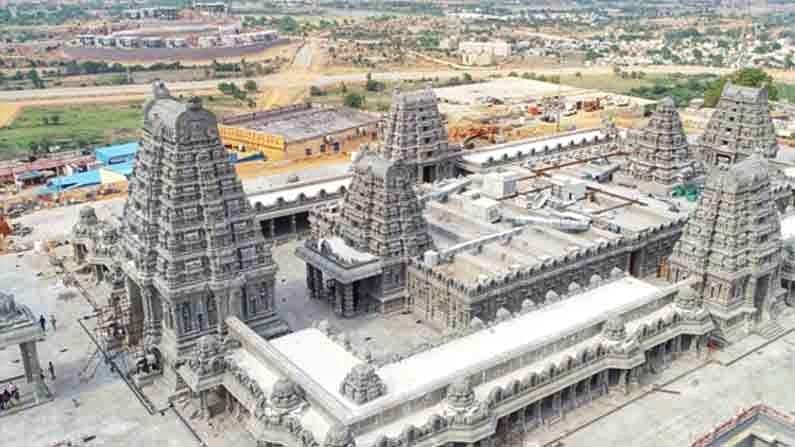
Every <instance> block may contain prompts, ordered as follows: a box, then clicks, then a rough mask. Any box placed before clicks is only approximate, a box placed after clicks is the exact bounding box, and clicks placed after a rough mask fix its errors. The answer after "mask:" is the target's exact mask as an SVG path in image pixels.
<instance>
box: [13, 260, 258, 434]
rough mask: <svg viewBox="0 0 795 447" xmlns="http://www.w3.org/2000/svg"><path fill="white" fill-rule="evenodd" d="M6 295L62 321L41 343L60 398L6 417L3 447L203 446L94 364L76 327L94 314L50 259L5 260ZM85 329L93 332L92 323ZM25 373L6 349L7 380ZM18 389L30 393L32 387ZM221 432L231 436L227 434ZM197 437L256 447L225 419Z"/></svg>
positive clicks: (100, 364)
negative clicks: (58, 274)
mask: <svg viewBox="0 0 795 447" xmlns="http://www.w3.org/2000/svg"><path fill="white" fill-rule="evenodd" d="M39 272H44V273H42V274H41V275H38V273H39ZM48 272H49V273H48ZM0 290H3V291H6V292H10V293H13V294H14V295H15V297H16V300H17V302H19V303H21V304H26V305H28V306H30V308H31V310H32V311H33V312H34V313H35V314H36V315H40V314H44V315H45V316H49V315H50V314H51V313H54V314H55V315H56V320H57V331H55V332H52V331H51V329H50V328H49V327H48V331H47V338H46V340H45V341H44V342H42V343H39V344H38V351H39V358H40V360H41V362H42V366H44V367H45V369H46V365H47V362H49V361H52V362H53V364H54V366H55V372H56V379H55V381H52V380H50V378H49V375H48V377H47V380H46V383H47V386H48V387H49V388H50V390H51V391H52V392H53V393H54V399H53V400H52V401H49V402H45V403H42V404H41V405H39V406H35V407H31V408H26V409H22V410H19V411H16V412H0V439H2V442H0V445H2V446H20V447H22V446H25V447H27V446H30V447H39V446H41V447H45V446H54V445H59V444H58V443H64V444H61V445H66V444H65V442H72V445H76V446H80V445H83V444H81V443H80V441H81V440H82V439H84V438H88V437H91V436H95V438H94V439H92V440H91V441H89V442H87V443H86V444H85V445H87V446H118V447H141V446H151V447H155V446H158V447H160V446H164V447H171V446H173V447H193V446H198V445H199V444H198V442H197V441H196V440H195V438H194V437H193V436H192V435H191V433H190V432H189V431H188V430H187V429H186V428H185V426H183V425H182V423H181V422H180V421H179V420H178V419H177V417H176V415H175V414H173V413H171V412H167V413H166V414H165V416H161V415H160V414H155V415H150V414H149V413H148V412H147V411H146V410H145V409H144V407H143V406H142V405H141V403H139V402H138V400H136V398H135V397H134V395H133V393H132V392H131V391H130V390H129V389H128V388H127V386H126V385H125V384H124V382H123V381H122V380H121V379H120V378H119V376H118V375H116V374H114V373H111V372H110V368H109V367H108V366H107V365H105V364H104V362H99V361H98V358H93V359H92V358H91V354H92V353H93V352H94V345H93V344H92V343H91V341H90V339H89V337H88V336H87V335H86V333H85V332H84V331H83V330H82V328H81V327H80V326H79V325H78V323H77V319H78V318H81V317H83V316H85V315H88V314H90V313H91V308H90V306H89V305H88V304H87V303H86V302H85V301H84V300H83V298H82V297H81V296H80V295H79V294H78V293H77V292H74V291H72V290H69V289H66V288H64V287H63V285H62V284H61V282H60V278H57V277H56V276H55V275H54V273H52V271H51V270H50V269H49V267H48V261H47V259H46V256H43V255H35V254H32V253H31V252H28V253H26V254H24V255H23V256H21V257H19V256H17V255H5V256H0ZM86 323H87V324H88V325H89V326H91V323H92V320H89V321H87V322H86ZM48 326H49V323H48ZM23 371H24V370H23V367H22V363H21V362H20V353H19V349H12V348H8V349H5V350H3V351H0V380H2V379H4V378H8V377H14V376H18V375H21V374H23ZM17 384H18V385H19V386H20V389H21V390H22V392H23V394H24V393H25V392H26V388H27V387H26V385H24V384H23V383H21V382H19V381H18V382H17ZM23 400H24V398H23ZM183 415H185V417H189V416H190V415H191V411H190V409H183ZM222 427H225V428H228V429H229V430H226V431H222V430H220V428H222ZM198 431H199V432H200V436H202V438H203V439H205V441H207V442H208V446H210V447H216V446H217V447H221V446H229V445H234V446H236V447H237V446H240V447H253V446H254V445H255V443H254V442H253V440H251V438H249V437H248V436H247V435H245V434H244V433H242V432H241V430H240V428H239V427H237V426H236V425H234V424H230V423H229V422H228V421H225V420H224V419H218V420H215V421H213V426H212V427H210V426H209V425H203V426H201V427H200V428H199V430H198Z"/></svg>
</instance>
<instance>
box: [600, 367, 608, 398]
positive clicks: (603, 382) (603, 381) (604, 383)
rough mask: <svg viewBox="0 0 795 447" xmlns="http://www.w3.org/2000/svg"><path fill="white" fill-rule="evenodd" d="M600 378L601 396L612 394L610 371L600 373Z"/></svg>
mask: <svg viewBox="0 0 795 447" xmlns="http://www.w3.org/2000/svg"><path fill="white" fill-rule="evenodd" d="M599 376H600V377H599V389H600V395H608V394H610V371H609V370H604V371H602V372H600V373H599Z"/></svg>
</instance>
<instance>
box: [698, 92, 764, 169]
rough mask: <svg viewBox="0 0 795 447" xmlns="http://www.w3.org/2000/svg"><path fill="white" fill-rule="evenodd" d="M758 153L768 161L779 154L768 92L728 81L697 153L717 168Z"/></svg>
mask: <svg viewBox="0 0 795 447" xmlns="http://www.w3.org/2000/svg"><path fill="white" fill-rule="evenodd" d="M757 150H759V151H761V153H762V155H763V156H764V157H766V158H775V157H776V154H777V153H778V142H777V141H776V132H775V129H774V128H773V119H772V118H771V117H770V108H769V106H768V101H767V89H766V88H753V87H741V86H738V85H734V84H732V82H731V81H727V82H726V85H725V86H724V87H723V92H722V93H721V96H720V99H719V100H718V104H717V106H716V107H715V111H714V112H713V113H712V117H711V118H710V120H709V123H708V124H707V127H706V129H705V131H704V133H703V134H701V136H700V137H699V139H698V143H697V144H696V148H695V151H694V152H695V154H696V156H697V157H699V158H700V159H701V160H703V161H704V163H705V164H706V165H707V166H714V165H718V164H723V163H729V164H732V163H737V162H739V161H741V160H743V159H745V158H748V157H750V156H751V154H753V153H754V152H755V151H757Z"/></svg>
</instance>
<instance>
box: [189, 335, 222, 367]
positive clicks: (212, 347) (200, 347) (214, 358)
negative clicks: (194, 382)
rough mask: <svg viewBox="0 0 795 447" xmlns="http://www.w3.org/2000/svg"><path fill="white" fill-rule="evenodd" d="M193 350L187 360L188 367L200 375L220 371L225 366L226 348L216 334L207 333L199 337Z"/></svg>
mask: <svg viewBox="0 0 795 447" xmlns="http://www.w3.org/2000/svg"><path fill="white" fill-rule="evenodd" d="M194 352H195V354H194V356H193V357H192V358H190V359H189V360H188V367H189V368H190V369H191V370H193V371H196V372H197V373H199V374H200V375H206V374H217V373H221V372H223V371H224V369H225V368H226V363H225V361H224V355H225V354H226V352H227V349H226V347H225V344H224V343H223V342H222V341H221V338H220V337H219V336H218V335H215V334H208V335H205V336H203V337H202V338H200V339H199V343H198V344H197V345H196V349H195V351H194Z"/></svg>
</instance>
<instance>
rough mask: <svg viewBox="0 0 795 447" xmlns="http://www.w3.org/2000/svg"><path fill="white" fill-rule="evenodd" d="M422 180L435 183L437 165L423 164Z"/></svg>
mask: <svg viewBox="0 0 795 447" xmlns="http://www.w3.org/2000/svg"><path fill="white" fill-rule="evenodd" d="M422 181H423V182H424V183H433V182H434V181H436V166H435V165H431V166H423V167H422Z"/></svg>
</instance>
